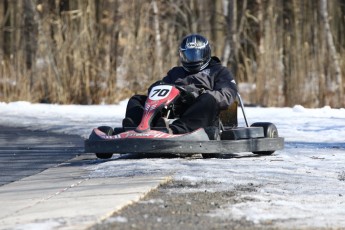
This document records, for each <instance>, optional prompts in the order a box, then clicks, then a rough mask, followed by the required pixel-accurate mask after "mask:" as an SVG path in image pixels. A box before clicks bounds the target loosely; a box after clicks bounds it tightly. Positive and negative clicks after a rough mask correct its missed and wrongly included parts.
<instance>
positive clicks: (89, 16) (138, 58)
mask: <svg viewBox="0 0 345 230" xmlns="http://www.w3.org/2000/svg"><path fill="white" fill-rule="evenodd" d="M190 33H200V34H202V35H204V36H206V37H207V38H208V39H209V40H210V43H211V47H212V52H213V55H216V56H218V57H220V59H221V60H222V63H223V64H224V65H226V66H227V67H228V68H229V69H231V71H232V72H233V73H234V76H235V78H236V81H237V83H238V86H239V90H240V93H241V95H242V97H243V98H244V99H245V101H246V103H250V104H259V105H263V106H277V107H282V106H293V105H296V104H300V105H303V106H305V107H311V108H312V107H322V106H326V105H329V106H331V107H335V108H340V107H345V97H344V95H343V94H344V90H345V77H344V75H345V62H344V61H343V60H344V59H345V1H344V0H331V1H327V0H317V1H316V0H302V1H301V0H237V1H236V0H98V1H97V0H0V101H4V102H9V101H17V100H26V101H31V102H42V103H61V104H69V103H74V104H99V103H106V104H111V103H117V102H119V101H120V100H122V99H124V98H128V97H129V96H130V95H132V94H134V93H145V92H146V89H147V87H148V86H149V85H150V84H151V83H152V82H154V81H156V80H159V79H161V78H162V77H164V76H165V74H166V72H167V71H168V70H169V69H170V68H172V67H173V66H175V65H178V64H179V59H178V45H179V43H180V40H181V38H183V37H184V36H185V35H187V34H190Z"/></svg>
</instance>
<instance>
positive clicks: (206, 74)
mask: <svg viewBox="0 0 345 230" xmlns="http://www.w3.org/2000/svg"><path fill="white" fill-rule="evenodd" d="M162 81H163V82H164V83H167V84H172V85H178V86H187V85H188V86H189V87H193V88H195V91H199V90H202V91H203V92H204V93H209V94H211V95H212V96H213V97H214V98H215V99H216V101H217V103H218V105H219V107H220V109H226V108H227V107H228V106H230V105H231V104H232V103H233V102H234V100H235V98H236V97H237V86H236V82H235V80H234V78H233V76H232V74H231V72H230V71H229V70H228V69H227V68H226V67H224V66H222V65H221V62H220V60H219V58H217V57H212V59H211V61H210V64H209V65H208V66H207V67H206V68H205V69H203V70H202V71H200V72H197V73H190V72H188V71H186V70H185V69H184V68H183V67H182V66H177V67H174V68H172V69H171V70H169V72H168V73H167V76H165V77H164V78H163V79H162ZM154 85H155V84H154Z"/></svg>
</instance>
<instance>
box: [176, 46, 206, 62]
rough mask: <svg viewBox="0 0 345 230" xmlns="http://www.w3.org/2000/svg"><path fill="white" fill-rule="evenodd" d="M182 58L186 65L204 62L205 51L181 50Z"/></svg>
mask: <svg viewBox="0 0 345 230" xmlns="http://www.w3.org/2000/svg"><path fill="white" fill-rule="evenodd" d="M180 58H181V61H182V62H185V63H194V62H201V61H204V58H205V49H181V50H180Z"/></svg>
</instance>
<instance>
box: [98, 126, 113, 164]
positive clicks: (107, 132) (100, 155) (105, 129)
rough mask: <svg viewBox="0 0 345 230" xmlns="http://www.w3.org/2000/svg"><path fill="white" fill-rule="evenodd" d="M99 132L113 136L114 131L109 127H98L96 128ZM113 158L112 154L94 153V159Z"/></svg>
mask: <svg viewBox="0 0 345 230" xmlns="http://www.w3.org/2000/svg"><path fill="white" fill-rule="evenodd" d="M98 129H99V130H101V131H102V132H104V133H105V134H107V135H109V136H110V135H113V133H114V130H113V128H112V127H109V126H100V127H98ZM112 156H113V154H112V153H96V157H97V158H100V159H109V158H111V157H112Z"/></svg>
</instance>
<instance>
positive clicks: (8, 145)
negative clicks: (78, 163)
mask: <svg viewBox="0 0 345 230" xmlns="http://www.w3.org/2000/svg"><path fill="white" fill-rule="evenodd" d="M82 152H83V139H82V138H81V137H80V136H71V135H69V136H66V135H62V134H52V133H49V134H48V133H46V132H42V131H29V130H24V129H21V128H13V127H11V128H10V127H1V126H0V169H1V170H0V186H1V185H4V184H7V183H10V182H13V181H17V180H19V179H22V178H24V177H27V176H31V175H34V174H37V173H39V172H41V171H43V170H45V169H47V168H51V167H54V166H56V165H58V164H60V163H62V162H65V161H67V160H69V159H71V158H73V157H75V156H76V155H78V154H80V153H82Z"/></svg>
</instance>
